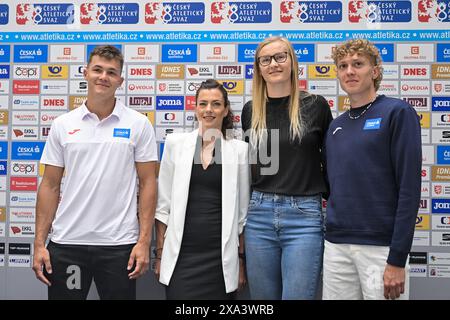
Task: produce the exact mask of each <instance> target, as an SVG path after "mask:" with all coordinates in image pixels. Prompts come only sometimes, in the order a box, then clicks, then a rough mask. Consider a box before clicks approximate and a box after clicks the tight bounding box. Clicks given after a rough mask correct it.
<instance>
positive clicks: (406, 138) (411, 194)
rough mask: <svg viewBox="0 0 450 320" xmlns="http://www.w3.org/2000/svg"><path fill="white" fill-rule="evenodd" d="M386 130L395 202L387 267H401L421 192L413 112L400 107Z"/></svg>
mask: <svg viewBox="0 0 450 320" xmlns="http://www.w3.org/2000/svg"><path fill="white" fill-rule="evenodd" d="M390 129H391V149H390V152H391V159H392V167H393V169H394V172H395V181H396V184H397V190H398V202H397V211H396V215H395V225H394V232H393V235H392V239H391V246H390V250H389V256H388V259H387V263H389V264H391V265H393V266H397V267H404V266H405V264H406V259H407V257H408V254H409V252H410V250H411V245H412V241H413V236H414V228H415V223H416V217H417V212H418V209H419V202H420V190H421V168H422V143H421V129H420V122H419V117H418V115H417V113H416V111H415V110H414V109H413V108H412V107H411V106H409V105H406V104H405V105H402V106H401V107H400V108H398V111H396V113H395V114H394V115H393V118H392V121H391V123H390Z"/></svg>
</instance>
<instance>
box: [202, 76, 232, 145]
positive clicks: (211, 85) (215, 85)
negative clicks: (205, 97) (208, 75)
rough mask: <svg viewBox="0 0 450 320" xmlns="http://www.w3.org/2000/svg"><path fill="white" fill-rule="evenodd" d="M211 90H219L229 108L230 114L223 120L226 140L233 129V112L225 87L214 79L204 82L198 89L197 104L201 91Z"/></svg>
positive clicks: (223, 131) (222, 129)
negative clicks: (229, 131) (228, 131)
mask: <svg viewBox="0 0 450 320" xmlns="http://www.w3.org/2000/svg"><path fill="white" fill-rule="evenodd" d="M211 89H219V91H220V92H221V93H222V97H223V102H224V105H225V108H228V114H227V115H226V116H225V117H224V118H223V122H222V128H221V131H222V134H223V136H224V138H225V139H226V138H227V130H232V129H233V112H232V111H231V108H230V100H228V92H227V90H225V88H224V87H223V85H222V84H221V83H220V82H218V81H217V80H214V79H208V80H205V81H203V82H202V83H201V84H200V87H199V88H198V89H197V92H196V93H195V103H196V104H197V103H198V95H199V93H200V91H201V90H211Z"/></svg>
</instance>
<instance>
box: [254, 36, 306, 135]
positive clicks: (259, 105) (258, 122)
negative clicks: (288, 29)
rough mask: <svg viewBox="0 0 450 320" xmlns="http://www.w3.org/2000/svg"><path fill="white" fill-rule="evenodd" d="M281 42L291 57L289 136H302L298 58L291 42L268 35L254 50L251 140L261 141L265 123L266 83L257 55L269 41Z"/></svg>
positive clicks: (265, 127)
mask: <svg viewBox="0 0 450 320" xmlns="http://www.w3.org/2000/svg"><path fill="white" fill-rule="evenodd" d="M274 42H283V43H284V44H286V47H287V48H288V50H287V51H288V54H289V56H290V57H291V67H292V71H291V95H290V98H289V119H290V128H289V132H290V138H291V140H295V138H298V139H299V140H300V139H301V137H302V131H303V128H302V127H303V126H302V118H301V113H300V102H299V97H300V90H299V88H298V60H297V55H296V54H295V51H294V48H293V47H292V44H291V43H290V42H289V40H287V39H286V38H283V37H278V36H276V37H270V38H266V39H265V40H264V41H262V42H261V43H260V44H259V45H258V47H257V48H256V52H255V60H254V61H253V83H252V122H251V129H252V130H251V136H250V137H251V141H252V142H253V143H256V142H257V141H259V142H261V140H262V138H263V134H264V131H265V130H266V129H267V125H266V102H267V84H266V81H265V80H264V78H263V77H262V75H261V71H260V66H259V63H258V56H259V53H260V52H261V49H262V48H264V47H265V46H267V45H268V44H270V43H274Z"/></svg>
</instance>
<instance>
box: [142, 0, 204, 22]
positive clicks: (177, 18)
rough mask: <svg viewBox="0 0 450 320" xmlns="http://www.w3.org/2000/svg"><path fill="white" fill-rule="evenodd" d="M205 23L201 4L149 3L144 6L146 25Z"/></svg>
mask: <svg viewBox="0 0 450 320" xmlns="http://www.w3.org/2000/svg"><path fill="white" fill-rule="evenodd" d="M204 21H205V5H204V4H203V3H201V2H193V3H182V2H171V3H167V2H149V3H147V4H146V5H145V23H147V24H191V23H203V22H204Z"/></svg>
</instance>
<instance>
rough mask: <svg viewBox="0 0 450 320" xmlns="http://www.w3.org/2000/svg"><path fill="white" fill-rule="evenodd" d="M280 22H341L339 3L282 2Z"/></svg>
mask: <svg viewBox="0 0 450 320" xmlns="http://www.w3.org/2000/svg"><path fill="white" fill-rule="evenodd" d="M280 21H281V22H283V23H294V22H297V23H313V22H322V23H323V22H341V21H342V4H341V2H339V1H309V2H305V1H282V2H281V4H280Z"/></svg>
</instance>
